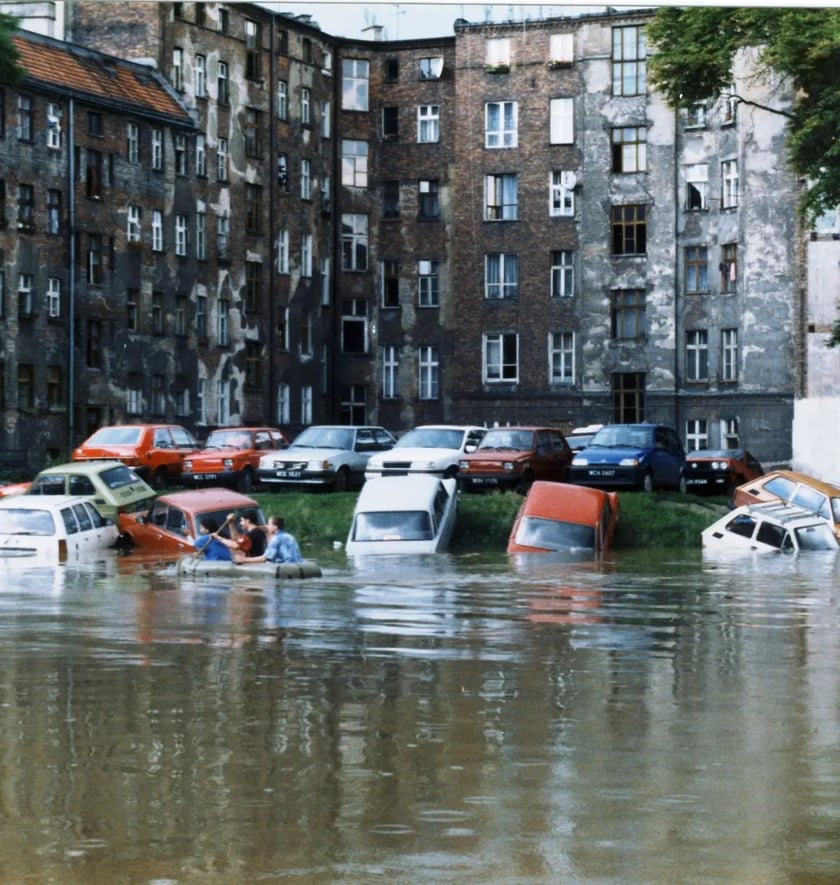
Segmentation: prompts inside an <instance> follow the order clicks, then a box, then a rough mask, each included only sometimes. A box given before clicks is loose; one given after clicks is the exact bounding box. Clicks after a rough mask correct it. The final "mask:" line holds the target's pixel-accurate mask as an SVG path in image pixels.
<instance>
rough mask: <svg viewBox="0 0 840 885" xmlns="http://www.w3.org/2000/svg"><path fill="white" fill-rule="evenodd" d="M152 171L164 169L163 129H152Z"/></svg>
mask: <svg viewBox="0 0 840 885" xmlns="http://www.w3.org/2000/svg"><path fill="white" fill-rule="evenodd" d="M152 169H163V130H162V129H152Z"/></svg>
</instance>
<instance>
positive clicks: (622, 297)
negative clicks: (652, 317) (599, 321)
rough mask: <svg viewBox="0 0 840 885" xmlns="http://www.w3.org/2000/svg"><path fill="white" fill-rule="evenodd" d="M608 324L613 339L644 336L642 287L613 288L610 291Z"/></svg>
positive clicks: (643, 294) (643, 295)
mask: <svg viewBox="0 0 840 885" xmlns="http://www.w3.org/2000/svg"><path fill="white" fill-rule="evenodd" d="M610 326H611V329H610V334H611V335H612V337H613V338H615V339H624V340H628V341H630V340H638V339H640V338H644V336H645V290H644V289H613V291H612V292H611V293H610Z"/></svg>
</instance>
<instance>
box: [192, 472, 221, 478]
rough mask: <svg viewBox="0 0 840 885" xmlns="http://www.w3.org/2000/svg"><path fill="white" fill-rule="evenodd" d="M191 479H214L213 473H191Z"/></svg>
mask: <svg viewBox="0 0 840 885" xmlns="http://www.w3.org/2000/svg"><path fill="white" fill-rule="evenodd" d="M192 478H193V479H198V480H205V479H216V474H215V473H193V474H192Z"/></svg>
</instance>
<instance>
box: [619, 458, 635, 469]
mask: <svg viewBox="0 0 840 885" xmlns="http://www.w3.org/2000/svg"><path fill="white" fill-rule="evenodd" d="M618 466H619V467H638V466H639V459H638V458H622V459H621V460H620V461H619V462H618Z"/></svg>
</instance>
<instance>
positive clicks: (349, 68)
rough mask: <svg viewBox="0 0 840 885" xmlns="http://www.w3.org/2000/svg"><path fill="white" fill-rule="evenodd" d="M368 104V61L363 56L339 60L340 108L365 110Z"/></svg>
mask: <svg viewBox="0 0 840 885" xmlns="http://www.w3.org/2000/svg"><path fill="white" fill-rule="evenodd" d="M369 104H370V62H369V61H368V60H367V59H363V58H344V59H342V61H341V108H342V110H345V111H367V110H368V108H369Z"/></svg>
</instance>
